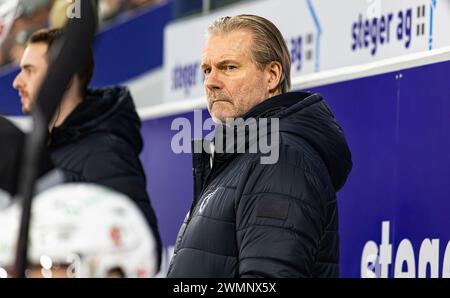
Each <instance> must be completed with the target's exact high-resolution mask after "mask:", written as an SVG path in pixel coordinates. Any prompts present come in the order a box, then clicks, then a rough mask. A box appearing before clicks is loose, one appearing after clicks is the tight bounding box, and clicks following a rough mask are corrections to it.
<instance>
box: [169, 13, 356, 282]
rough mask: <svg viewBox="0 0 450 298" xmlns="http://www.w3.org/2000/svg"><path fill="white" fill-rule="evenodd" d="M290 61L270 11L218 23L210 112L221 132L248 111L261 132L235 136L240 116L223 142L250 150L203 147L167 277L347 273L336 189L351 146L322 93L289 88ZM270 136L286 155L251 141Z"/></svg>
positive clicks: (207, 51) (209, 61)
mask: <svg viewBox="0 0 450 298" xmlns="http://www.w3.org/2000/svg"><path fill="white" fill-rule="evenodd" d="M290 65H291V60H290V55H289V51H288V48H287V46H286V44H285V41H284V38H283V36H282V35H281V33H280V31H279V30H278V29H277V27H276V26H275V25H274V24H273V23H272V22H270V21H269V20H267V19H265V18H262V17H259V16H255V15H239V16H234V17H225V18H222V19H219V20H218V21H216V22H214V23H213V24H212V25H211V26H210V28H209V30H208V35H207V39H206V43H205V46H204V50H203V60H202V64H201V68H202V70H203V73H204V76H205V80H204V87H205V91H206V94H207V99H208V109H209V112H210V114H211V116H212V117H213V119H214V120H215V121H216V122H217V123H220V124H224V125H219V127H217V128H216V132H221V131H222V130H223V128H224V127H225V128H226V129H225V130H227V132H229V131H230V123H242V122H237V121H236V120H237V119H242V120H244V123H246V122H249V121H250V120H253V121H254V122H256V123H257V124H258V125H257V127H258V134H257V135H256V136H254V135H253V136H251V130H248V129H244V130H243V131H245V134H246V137H248V138H246V139H245V141H244V144H239V142H237V143H234V141H235V139H236V138H235V137H236V135H237V134H238V133H237V132H238V131H240V130H241V129H240V128H241V127H239V124H238V125H236V126H237V127H231V131H232V132H235V134H234V135H232V136H231V137H230V136H229V134H228V133H227V134H226V136H223V134H221V133H218V134H217V133H216V137H215V139H214V145H217V144H218V143H226V144H227V145H225V148H226V149H230V148H231V149H233V148H234V149H236V148H241V149H242V148H244V149H245V150H244V151H239V150H238V152H236V151H233V150H231V151H230V150H225V152H223V150H222V151H217V150H214V151H212V152H201V153H195V154H194V171H193V172H194V190H195V194H194V202H193V204H192V207H191V210H190V212H189V213H188V215H187V217H186V219H185V221H184V223H183V225H182V227H181V230H180V232H179V235H178V239H177V244H176V248H175V253H174V257H173V259H172V262H171V265H170V268H169V272H168V277H216V278H225V277H226V278H229V277H232V278H233V277H272V278H279V277H337V276H339V235H338V211H337V200H336V192H337V191H338V190H339V189H341V188H342V187H343V186H344V183H345V181H346V179H347V177H348V175H349V173H350V170H351V167H352V161H351V153H350V150H349V148H348V145H347V142H346V140H345V137H344V133H343V131H342V129H341V127H340V126H339V124H338V123H337V121H336V120H335V118H334V116H333V114H332V112H331V109H330V108H329V106H328V105H327V103H326V102H325V100H324V99H323V98H322V96H321V95H319V94H311V93H307V92H289V90H290V88H291V81H290ZM274 123H277V128H278V129H277V130H276V131H274V130H273V129H272V128H273V127H270V126H271V125H272V126H273V124H274ZM261 124H267V125H268V126H269V127H270V128H271V129H268V128H267V127H266V128H265V129H264V125H262V126H261ZM262 127H263V129H262ZM241 131H242V130H241ZM274 134H276V135H277V136H278V137H277V138H273V135H274ZM269 139H270V140H271V142H272V144H271V145H276V146H277V149H278V151H279V155H278V159H277V160H276V161H274V162H271V163H263V162H262V159H261V156H262V155H263V153H262V152H261V150H257V151H256V152H250V151H249V148H252V145H254V144H255V143H256V144H257V145H258V146H257V147H258V148H261V146H260V144H259V143H260V142H261V141H262V140H264V142H265V141H267V140H269ZM228 143H231V144H232V145H231V146H228ZM203 147H206V146H203Z"/></svg>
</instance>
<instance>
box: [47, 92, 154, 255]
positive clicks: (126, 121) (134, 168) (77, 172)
mask: <svg viewBox="0 0 450 298" xmlns="http://www.w3.org/2000/svg"><path fill="white" fill-rule="evenodd" d="M140 127H141V121H140V119H139V117H138V115H137V113H136V109H135V106H134V103H133V100H132V98H131V95H130V92H129V91H128V89H126V88H122V87H114V88H104V89H96V90H88V92H87V94H86V97H85V99H84V100H83V102H82V103H81V104H80V105H79V106H78V107H77V108H76V109H75V110H74V111H73V113H72V114H70V116H69V117H68V118H67V119H66V120H65V121H64V123H63V124H62V125H61V126H60V127H58V128H55V129H53V131H52V133H51V135H50V138H49V149H50V152H51V157H52V160H53V162H54V164H55V166H57V167H58V168H60V169H62V170H63V171H64V173H65V176H66V179H67V180H68V181H69V182H89V183H96V184H100V185H104V186H108V187H111V188H112V189H114V190H116V191H119V192H121V193H124V194H126V195H127V196H128V197H130V198H131V199H133V200H134V201H135V202H136V203H137V205H138V206H139V207H140V209H141V210H142V211H143V213H144V215H145V217H146V219H147V221H148V223H149V224H150V226H151V228H152V230H153V232H154V234H155V237H156V239H157V243H158V251H159V252H161V240H160V237H159V233H158V227H157V219H156V216H155V212H154V211H153V208H152V206H151V204H150V200H149V197H148V195H147V191H146V179H145V174H144V170H143V168H142V165H141V162H140V160H139V154H140V152H141V150H142V146H143V144H142V137H141V134H140ZM159 256H160V254H159Z"/></svg>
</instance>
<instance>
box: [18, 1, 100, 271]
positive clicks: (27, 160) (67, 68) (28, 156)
mask: <svg viewBox="0 0 450 298" xmlns="http://www.w3.org/2000/svg"><path fill="white" fill-rule="evenodd" d="M75 1H81V3H80V5H81V6H80V8H81V10H80V18H72V19H70V20H69V22H68V23H67V25H66V28H65V34H64V37H63V38H62V40H58V41H56V42H55V43H54V44H53V45H52V47H51V48H50V49H49V69H48V71H47V75H46V77H45V79H44V81H43V83H42V85H41V87H40V90H39V93H38V95H37V98H36V104H35V105H34V106H33V109H32V117H33V121H34V128H33V131H32V132H31V133H30V134H28V135H27V138H26V141H25V148H24V155H23V162H22V168H21V176H20V177H21V178H20V188H19V193H20V194H21V197H22V200H23V206H22V217H21V222H20V230H19V236H18V243H17V251H16V258H15V263H14V276H15V277H19V278H24V277H25V270H26V267H27V261H28V257H27V254H28V237H29V230H30V220H31V205H32V199H33V196H34V188H35V184H36V180H37V177H38V173H39V167H40V164H41V163H40V160H41V156H42V154H43V152H44V148H45V146H46V143H45V142H46V137H47V133H48V124H49V123H50V121H51V120H52V118H53V115H54V113H55V111H56V109H57V107H58V104H59V103H60V101H61V100H62V98H63V96H64V93H65V91H66V88H67V86H68V84H69V82H70V80H71V79H72V77H73V75H74V74H75V73H76V72H77V71H78V70H79V67H80V65H83V64H84V63H85V61H87V59H88V54H89V51H90V48H91V44H92V42H93V40H94V37H95V33H96V31H97V27H98V20H97V0H75Z"/></svg>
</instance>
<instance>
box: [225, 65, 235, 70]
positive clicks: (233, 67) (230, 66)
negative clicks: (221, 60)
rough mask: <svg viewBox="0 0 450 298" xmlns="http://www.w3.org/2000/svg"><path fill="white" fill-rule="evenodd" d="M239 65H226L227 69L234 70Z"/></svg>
mask: <svg viewBox="0 0 450 298" xmlns="http://www.w3.org/2000/svg"><path fill="white" fill-rule="evenodd" d="M236 68H237V67H236V66H234V65H227V66H225V69H226V70H234V69H236Z"/></svg>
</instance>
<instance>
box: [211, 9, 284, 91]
mask: <svg viewBox="0 0 450 298" xmlns="http://www.w3.org/2000/svg"><path fill="white" fill-rule="evenodd" d="M240 29H244V30H248V31H249V32H251V33H252V37H253V45H252V50H251V54H252V58H253V59H254V61H255V63H256V64H257V66H258V67H259V68H260V69H263V68H264V67H265V66H266V65H267V64H269V63H270V62H273V61H276V62H279V63H280V64H281V67H282V75H281V79H280V85H279V88H280V91H281V93H286V92H288V91H289V90H290V89H291V55H290V54H289V50H288V47H287V45H286V42H285V41H284V38H283V35H282V34H281V32H280V30H278V28H277V27H276V26H275V25H274V24H273V23H272V22H271V21H269V20H267V19H265V18H263V17H260V16H256V15H247V14H242V15H238V16H233V17H223V18H220V19H218V20H216V21H215V22H214V23H212V24H211V25H210V26H209V28H208V34H210V35H213V34H222V33H230V32H233V31H236V30H240Z"/></svg>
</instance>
